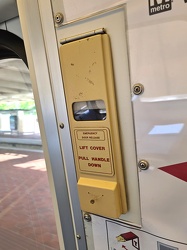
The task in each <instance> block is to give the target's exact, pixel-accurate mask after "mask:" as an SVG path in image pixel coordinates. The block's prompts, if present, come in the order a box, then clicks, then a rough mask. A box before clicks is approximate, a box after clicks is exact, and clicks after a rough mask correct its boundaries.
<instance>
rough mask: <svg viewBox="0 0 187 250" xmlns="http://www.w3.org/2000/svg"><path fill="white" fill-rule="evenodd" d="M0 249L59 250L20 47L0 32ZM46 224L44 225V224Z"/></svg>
mask: <svg viewBox="0 0 187 250" xmlns="http://www.w3.org/2000/svg"><path fill="white" fill-rule="evenodd" d="M0 190H1V194H0V200H1V208H2V211H1V209H0V211H1V212H2V215H1V217H0V241H1V247H2V248H3V249H5V250H8V249H26V248H29V249H54V250H59V249H60V247H59V241H58V236H57V229H56V224H55V217H54V210H53V205H52V197H51V193H50V189H49V182H48V174H47V169H46V164H45V160H44V155H43V150H42V142H41V137H40V130H39V126H38V119H37V113H36V109H35V102H34V96H33V91H32V85H31V80H30V74H29V69H28V67H27V61H26V55H25V50H24V46H23V41H22V40H21V39H20V38H18V37H16V36H15V35H14V34H10V33H9V32H6V31H2V30H0ZM46 218H47V220H46Z"/></svg>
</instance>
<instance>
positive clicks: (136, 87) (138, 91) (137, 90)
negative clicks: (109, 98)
mask: <svg viewBox="0 0 187 250" xmlns="http://www.w3.org/2000/svg"><path fill="white" fill-rule="evenodd" d="M143 92H144V86H143V85H142V84H141V83H137V84H134V86H133V93H134V94H135V95H140V94H142V93H143Z"/></svg>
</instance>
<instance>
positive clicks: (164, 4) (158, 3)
mask: <svg viewBox="0 0 187 250" xmlns="http://www.w3.org/2000/svg"><path fill="white" fill-rule="evenodd" d="M171 9H172V0H149V15H155V14H158V13H162V12H165V11H169V10H171Z"/></svg>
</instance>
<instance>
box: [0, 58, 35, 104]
mask: <svg viewBox="0 0 187 250" xmlns="http://www.w3.org/2000/svg"><path fill="white" fill-rule="evenodd" d="M25 100H33V94H32V85H31V80H30V75H29V70H28V68H27V66H26V65H25V63H24V62H23V61H22V60H21V59H17V58H12V59H3V60H0V103H6V102H15V101H25Z"/></svg>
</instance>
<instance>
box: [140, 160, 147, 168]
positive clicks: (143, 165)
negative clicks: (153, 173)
mask: <svg viewBox="0 0 187 250" xmlns="http://www.w3.org/2000/svg"><path fill="white" fill-rule="evenodd" d="M138 167H139V168H140V169H141V170H147V169H148V168H149V162H148V161H146V160H140V161H139V162H138Z"/></svg>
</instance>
